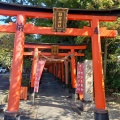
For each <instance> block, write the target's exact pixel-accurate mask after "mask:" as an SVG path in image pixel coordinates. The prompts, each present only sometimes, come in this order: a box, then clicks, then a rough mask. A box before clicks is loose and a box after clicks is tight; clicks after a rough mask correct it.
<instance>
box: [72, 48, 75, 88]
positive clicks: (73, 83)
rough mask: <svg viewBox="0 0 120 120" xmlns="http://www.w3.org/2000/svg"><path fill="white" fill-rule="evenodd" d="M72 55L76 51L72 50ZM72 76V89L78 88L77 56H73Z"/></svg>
mask: <svg viewBox="0 0 120 120" xmlns="http://www.w3.org/2000/svg"><path fill="white" fill-rule="evenodd" d="M71 53H74V49H71ZM71 75H72V88H74V89H75V88H76V65H75V56H74V55H73V56H71Z"/></svg>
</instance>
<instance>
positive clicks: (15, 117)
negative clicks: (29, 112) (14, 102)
mask: <svg viewBox="0 0 120 120" xmlns="http://www.w3.org/2000/svg"><path fill="white" fill-rule="evenodd" d="M4 120H20V113H19V112H8V111H5V113H4Z"/></svg>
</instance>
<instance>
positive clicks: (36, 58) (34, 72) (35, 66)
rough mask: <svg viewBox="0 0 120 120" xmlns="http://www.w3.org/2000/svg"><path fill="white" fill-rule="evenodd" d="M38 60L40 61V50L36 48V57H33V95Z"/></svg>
mask: <svg viewBox="0 0 120 120" xmlns="http://www.w3.org/2000/svg"><path fill="white" fill-rule="evenodd" d="M37 60H38V48H35V49H34V55H33V62H32V72H31V93H33V90H34V82H35V75H36V69H37Z"/></svg>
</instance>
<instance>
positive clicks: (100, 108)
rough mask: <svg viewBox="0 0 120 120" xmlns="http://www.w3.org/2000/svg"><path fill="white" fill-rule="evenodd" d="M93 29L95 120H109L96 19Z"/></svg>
mask: <svg viewBox="0 0 120 120" xmlns="http://www.w3.org/2000/svg"><path fill="white" fill-rule="evenodd" d="M91 27H92V28H93V36H92V57H93V70H94V89H95V108H96V109H95V120H98V119H99V120H108V119H109V118H108V112H107V110H105V108H106V101H105V91H104V87H105V86H104V76H103V68H102V56H101V55H102V51H101V41H100V30H99V20H98V19H96V18H94V19H93V20H92V21H91Z"/></svg>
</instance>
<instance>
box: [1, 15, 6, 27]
mask: <svg viewBox="0 0 120 120" xmlns="http://www.w3.org/2000/svg"><path fill="white" fill-rule="evenodd" d="M4 18H5V16H2V15H0V19H4ZM1 24H2V25H3V24H6V23H4V21H1V20H0V25H1Z"/></svg>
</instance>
